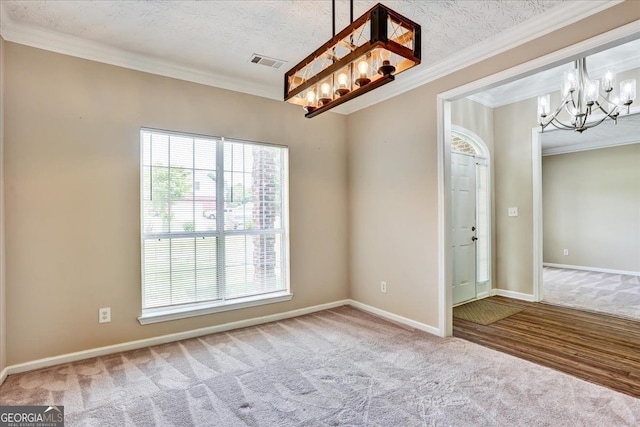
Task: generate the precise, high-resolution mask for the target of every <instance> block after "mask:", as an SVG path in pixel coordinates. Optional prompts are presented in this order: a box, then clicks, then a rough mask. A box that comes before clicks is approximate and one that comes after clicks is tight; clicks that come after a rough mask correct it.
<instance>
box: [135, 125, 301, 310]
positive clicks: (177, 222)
mask: <svg viewBox="0 0 640 427" xmlns="http://www.w3.org/2000/svg"><path fill="white" fill-rule="evenodd" d="M141 145H142V171H141V179H142V215H141V216H142V276H143V277H142V309H143V316H144V314H145V311H146V312H153V311H154V310H155V311H158V310H162V309H166V308H175V307H181V308H187V309H188V308H189V307H193V308H194V309H201V308H202V307H203V306H221V305H226V304H229V303H234V302H237V301H243V298H244V299H247V298H251V299H252V300H256V299H259V297H260V296H265V297H268V296H270V295H272V294H274V293H278V292H282V291H287V292H288V289H289V285H288V279H287V278H288V254H287V248H288V245H287V224H288V221H287V216H288V200H287V195H288V159H287V154H288V153H287V148H286V147H280V146H272V145H264V144H257V143H250V142H244V141H232V140H225V139H223V138H214V137H203V136H199V135H190V134H179V133H173V132H167V131H158V130H152V129H142V130H141Z"/></svg>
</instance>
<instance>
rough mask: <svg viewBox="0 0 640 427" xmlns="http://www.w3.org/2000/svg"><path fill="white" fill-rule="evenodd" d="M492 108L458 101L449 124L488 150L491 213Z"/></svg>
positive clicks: (493, 273) (493, 231)
mask: <svg viewBox="0 0 640 427" xmlns="http://www.w3.org/2000/svg"><path fill="white" fill-rule="evenodd" d="M493 120H494V118H493V108H490V107H487V106H485V105H482V104H480V103H478V102H475V101H472V100H470V99H468V98H462V99H458V100H456V101H454V102H452V103H451V124H453V125H456V126H461V127H463V128H465V129H468V130H470V131H471V132H473V133H475V134H476V135H478V136H479V137H480V138H482V140H483V141H484V143H485V144H486V145H487V148H488V149H489V167H490V181H491V182H490V184H491V185H490V187H491V212H494V211H495V166H494V162H495V160H494V154H495V151H494V143H493V139H494V137H493ZM495 240H496V225H495V215H492V217H491V241H492V243H493V242H495ZM495 261H496V258H495V243H493V244H492V246H491V285H492V287H495V284H496V270H497V269H496V263H495Z"/></svg>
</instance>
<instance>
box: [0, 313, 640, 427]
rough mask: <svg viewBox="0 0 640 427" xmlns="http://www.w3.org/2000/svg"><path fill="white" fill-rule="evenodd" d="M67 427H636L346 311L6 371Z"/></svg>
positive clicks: (552, 377) (593, 401) (439, 342)
mask: <svg viewBox="0 0 640 427" xmlns="http://www.w3.org/2000/svg"><path fill="white" fill-rule="evenodd" d="M0 402H1V403H2V404H3V405H24V404H38V405H49V404H52V403H55V404H58V405H64V406H65V415H66V425H67V426H222V427H227V426H269V427H273V426H346V425H349V426H393V427H398V426H402V427H407V426H463V427H466V426H482V427H485V426H505V427H506V426H509V427H512V426H516V427H518V426H571V427H574V426H598V427H601V426H616V427H621V426H638V425H640V400H637V399H634V398H632V397H629V396H626V395H623V394H620V393H617V392H614V391H611V390H609V389H606V388H603V387H600V386H597V385H594V384H590V383H587V382H584V381H581V380H578V379H576V378H573V377H570V376H568V375H565V374H562V373H560V372H556V371H553V370H551V369H548V368H545V367H542V366H538V365H535V364H533V363H530V362H527V361H524V360H521V359H517V358H515V357H512V356H509V355H506V354H503V353H499V352H496V351H493V350H490V349H488V348H484V347H481V346H478V345H476V344H473V343H470V342H467V341H463V340H460V339H457V338H447V339H443V338H438V337H435V336H432V335H428V334H425V333H421V332H416V331H411V330H407V329H405V328H402V327H399V326H396V325H393V324H391V323H388V322H385V321H383V320H381V319H379V318H376V317H373V316H371V315H368V314H366V313H363V312H361V311H358V310H355V309H353V308H349V307H343V308H339V309H335V310H330V311H324V312H320V313H317V314H312V315H308V316H303V317H299V318H295V319H289V320H285V321H281V322H276V323H271V324H266V325H261V326H257V327H252V328H247V329H241V330H237V331H231V332H228V333H221V334H216V335H209V336H205V337H201V338H195V339H190V340H185V341H180V342H177V343H170V344H165V345H159V346H155V347H150V348H145V349H140V350H135V351H130V352H126V353H120V354H114V355H110V356H104V357H99V358H94V359H89V360H85V361H81V362H76V363H70V364H65V365H61V366H56V367H52V368H47V369H42V370H39V371H34V372H29V373H24V374H19V375H12V376H10V377H9V378H8V379H7V380H6V382H5V384H3V385H2V386H1V387H0Z"/></svg>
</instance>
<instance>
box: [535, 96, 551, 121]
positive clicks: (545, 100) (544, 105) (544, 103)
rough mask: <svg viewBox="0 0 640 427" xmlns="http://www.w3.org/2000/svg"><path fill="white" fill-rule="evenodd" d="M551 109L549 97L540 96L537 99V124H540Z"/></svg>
mask: <svg viewBox="0 0 640 427" xmlns="http://www.w3.org/2000/svg"><path fill="white" fill-rule="evenodd" d="M550 107H551V95H549V94H547V95H542V96H539V97H538V123H540V124H542V121H543V119H544V118H545V117H547V115H548V114H549V111H550Z"/></svg>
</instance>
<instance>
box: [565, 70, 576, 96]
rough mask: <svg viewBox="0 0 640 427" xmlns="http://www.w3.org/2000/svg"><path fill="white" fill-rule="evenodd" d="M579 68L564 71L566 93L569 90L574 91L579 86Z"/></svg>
mask: <svg viewBox="0 0 640 427" xmlns="http://www.w3.org/2000/svg"><path fill="white" fill-rule="evenodd" d="M577 72H578V70H570V71H565V72H564V95H566V94H567V92H573V91H575V90H576V88H577V87H578V76H577V74H576V73H577Z"/></svg>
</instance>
